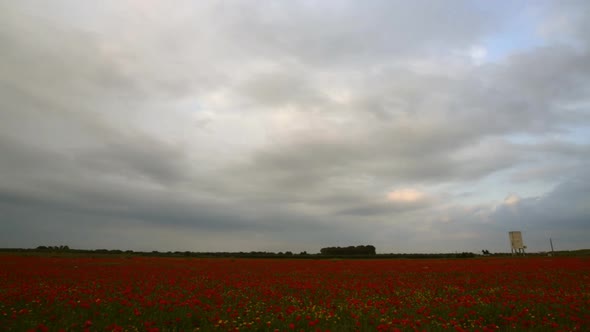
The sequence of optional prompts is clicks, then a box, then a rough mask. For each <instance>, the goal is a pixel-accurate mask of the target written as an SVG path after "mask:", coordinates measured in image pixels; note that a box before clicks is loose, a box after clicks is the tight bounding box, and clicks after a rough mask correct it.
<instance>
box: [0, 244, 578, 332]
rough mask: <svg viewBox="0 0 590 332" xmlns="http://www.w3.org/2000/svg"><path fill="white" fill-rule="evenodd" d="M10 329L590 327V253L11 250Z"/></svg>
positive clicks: (2, 299) (2, 297) (4, 265)
mask: <svg viewBox="0 0 590 332" xmlns="http://www.w3.org/2000/svg"><path fill="white" fill-rule="evenodd" d="M0 326H2V329H3V330H6V331H27V330H30V331H59V330H65V331H70V330H71V331H81V330H88V331H125V330H128V331H195V330H197V331H209V330H222V331H238V330H239V331H292V330H296V331H301V330H303V331H316V330H318V331H327V330H329V331H367V330H369V331H370V330H381V331H397V330H401V331H406V330H409V331H413V330H419V331H423V330H424V331H433V330H434V331H437V330H457V331H462V330H469V331H475V330H478V331H496V330H500V331H503V330H519V331H520V330H533V331H534V330H537V331H548V330H561V331H583V330H589V329H590V259H588V258H587V257H526V258H481V259H451V260H443V259H440V260H289V259H281V260H271V259H195V258H187V259H184V258H154V257H128V258H123V257H112V258H106V257H105V258H91V257H23V256H10V255H2V256H0Z"/></svg>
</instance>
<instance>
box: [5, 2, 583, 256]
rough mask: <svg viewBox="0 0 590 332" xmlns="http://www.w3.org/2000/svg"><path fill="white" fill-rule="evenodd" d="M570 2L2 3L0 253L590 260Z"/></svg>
mask: <svg viewBox="0 0 590 332" xmlns="http://www.w3.org/2000/svg"><path fill="white" fill-rule="evenodd" d="M587 7H588V5H587V4H586V2H584V1H567V2H564V3H560V4H559V5H558V6H556V4H554V3H549V2H535V3H528V4H514V3H511V2H503V1H500V2H494V3H493V4H492V3H478V2H473V1H457V2H453V3H452V5H449V4H448V3H447V4H442V3H439V2H437V1H432V2H430V1H427V2H419V3H410V2H401V1H399V2H398V1H371V2H370V3H366V4H363V3H359V2H357V1H317V2H314V1H294V2H288V3H280V4H277V3H276V2H272V1H257V2H256V3H250V2H247V1H243V2H242V1H238V2H225V1H211V2H209V1H200V2H198V3H195V2H192V1H186V2H182V1H179V2H175V4H174V5H169V4H166V3H165V2H158V1H113V2H109V1H107V2H101V4H91V3H77V2H71V1H57V2H52V4H51V5H48V4H42V3H38V2H33V1H21V2H19V3H18V4H17V3H10V4H8V3H2V4H0V22H2V29H0V45H2V50H3V51H2V52H0V73H1V75H0V86H1V87H2V88H1V89H0V156H2V157H1V158H0V175H1V177H0V247H28V246H37V245H47V244H50V245H51V244H60V243H66V244H69V245H70V246H71V247H79V248H97V247H107V248H121V249H127V248H129V249H143V250H195V251H214V250H237V251H240V250H244V251H249V250H276V251H279V250H281V251H284V250H292V251H299V250H301V251H302V250H307V251H311V252H314V251H318V250H319V248H321V247H324V246H332V245H357V244H373V245H375V246H376V247H377V248H378V251H380V252H432V251H463V250H469V251H479V250H481V249H484V248H483V246H485V249H488V250H492V251H506V250H508V249H509V247H508V237H507V234H506V233H507V232H508V231H510V230H522V231H524V240H525V244H527V245H528V246H529V248H530V249H531V250H546V249H547V248H546V245H545V242H546V240H547V239H548V238H549V237H552V238H554V239H555V240H556V241H555V243H556V244H561V245H562V248H563V249H573V248H582V247H589V246H590V243H589V242H588V239H590V210H589V209H588V208H587V206H590V202H589V200H590V185H589V184H588V183H590V182H589V181H587V180H588V177H589V172H588V169H590V168H589V166H590V158H589V157H590V146H589V144H590V140H589V137H590V130H589V129H590V111H589V109H588V107H589V106H590V100H589V99H588V96H590V93H589V92H590V54H589V52H590V49H589V48H588V47H589V46H590V43H589V42H590V40H589V39H588V36H589V35H590V33H588V32H590V31H589V30H588V29H589V28H590V26H589V25H588V23H587V22H588V20H587V19H586V18H587V17H585V16H586V15H585V14H583V13H586V12H590V8H587Z"/></svg>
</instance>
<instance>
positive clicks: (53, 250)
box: [0, 245, 590, 259]
mask: <svg viewBox="0 0 590 332" xmlns="http://www.w3.org/2000/svg"><path fill="white" fill-rule="evenodd" d="M0 253H19V254H24V255H59V256H62V255H80V256H106V255H113V256H116V255H119V256H125V257H131V256H152V257H201V258H217V257H218V258H278V259H279V258H280V259H282V258H286V259H290V258H292V259H340V258H342V259H393V258H401V259H423V258H473V257H477V256H487V257H504V256H512V255H511V253H502V252H499V253H491V252H490V251H488V250H485V249H484V250H482V251H481V253H482V254H479V255H476V254H474V253H471V252H455V253H382V254H377V253H376V249H375V247H374V246H372V245H364V246H363V245H361V246H350V247H327V248H322V249H321V251H320V253H307V252H306V251H302V252H299V253H294V252H291V251H284V252H278V253H277V252H268V251H248V252H244V251H240V252H193V251H156V250H153V251H133V250H119V249H73V248H70V247H69V246H67V245H54V246H38V247H36V248H34V249H22V248H20V249H19V248H0ZM548 254H551V255H555V256H590V249H584V250H572V251H555V252H553V253H545V252H539V253H527V256H546V255H548Z"/></svg>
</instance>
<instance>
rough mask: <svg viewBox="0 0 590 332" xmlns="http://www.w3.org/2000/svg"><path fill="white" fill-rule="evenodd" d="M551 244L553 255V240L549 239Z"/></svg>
mask: <svg viewBox="0 0 590 332" xmlns="http://www.w3.org/2000/svg"><path fill="white" fill-rule="evenodd" d="M549 244H550V245H551V253H552V254H553V240H552V239H551V238H549Z"/></svg>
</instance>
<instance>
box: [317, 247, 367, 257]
mask: <svg viewBox="0 0 590 332" xmlns="http://www.w3.org/2000/svg"><path fill="white" fill-rule="evenodd" d="M320 253H321V254H322V255H333V256H334V255H335V256H349V255H355V256H356V255H362V256H371V255H376V254H377V251H376V249H375V247H374V246H356V247H355V246H349V247H328V248H322V249H321V250H320Z"/></svg>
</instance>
